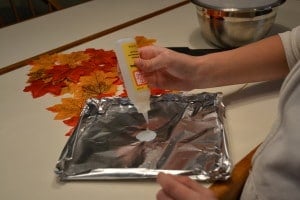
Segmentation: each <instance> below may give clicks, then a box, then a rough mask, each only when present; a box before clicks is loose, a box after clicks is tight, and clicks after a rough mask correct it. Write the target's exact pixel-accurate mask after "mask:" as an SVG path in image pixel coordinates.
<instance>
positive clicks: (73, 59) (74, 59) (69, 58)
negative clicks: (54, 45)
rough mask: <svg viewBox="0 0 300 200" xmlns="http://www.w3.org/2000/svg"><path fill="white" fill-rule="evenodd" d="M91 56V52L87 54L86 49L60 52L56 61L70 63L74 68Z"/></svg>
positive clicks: (64, 63)
mask: <svg viewBox="0 0 300 200" xmlns="http://www.w3.org/2000/svg"><path fill="white" fill-rule="evenodd" d="M89 58H90V56H89V54H86V53H85V52H84V51H78V52H72V53H69V54H58V55H57V60H56V62H57V63H58V64H59V65H69V66H70V67H71V68H73V67H76V66H77V65H80V64H81V63H82V62H83V61H86V60H88V59H89Z"/></svg>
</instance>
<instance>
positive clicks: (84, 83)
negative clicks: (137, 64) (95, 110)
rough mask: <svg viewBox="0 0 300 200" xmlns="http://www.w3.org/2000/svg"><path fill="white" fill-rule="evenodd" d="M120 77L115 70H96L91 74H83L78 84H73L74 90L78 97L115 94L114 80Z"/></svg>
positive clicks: (75, 95)
mask: <svg viewBox="0 0 300 200" xmlns="http://www.w3.org/2000/svg"><path fill="white" fill-rule="evenodd" d="M117 79H118V74H117V73H116V72H115V73H114V72H107V73H105V72H103V71H101V70H96V71H94V72H93V73H92V74H91V75H89V76H83V77H81V78H80V81H79V82H78V83H77V84H72V86H70V87H72V89H71V90H72V91H73V93H74V97H76V98H85V99H87V98H91V97H99V96H107V95H110V96H113V94H115V93H116V92H117V85H115V84H114V82H115V81H116V80H117Z"/></svg>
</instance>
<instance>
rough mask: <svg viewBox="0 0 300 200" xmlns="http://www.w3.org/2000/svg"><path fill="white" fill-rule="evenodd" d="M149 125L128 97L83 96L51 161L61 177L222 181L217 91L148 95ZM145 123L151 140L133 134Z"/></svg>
mask: <svg viewBox="0 0 300 200" xmlns="http://www.w3.org/2000/svg"><path fill="white" fill-rule="evenodd" d="M150 102H151V109H150V111H149V112H148V115H149V124H148V126H147V123H146V121H145V119H144V116H143V115H142V114H141V113H138V111H137V109H136V108H135V107H134V105H133V104H132V103H131V102H130V100H129V99H128V98H120V97H111V98H101V99H95V98H92V99H88V100H87V102H86V105H85V106H84V109H83V111H82V113H81V116H80V121H79V123H78V125H77V127H76V128H75V130H74V132H73V134H72V136H70V138H69V140H68V141H67V143H66V145H65V147H64V148H63V150H62V152H61V155H60V157H59V159H58V162H57V164H56V169H55V172H56V174H57V175H58V177H59V178H60V180H62V181H66V180H107V179H148V178H155V177H156V175H157V174H158V173H159V172H164V173H170V174H176V175H186V176H190V177H191V178H193V179H196V180H200V181H215V180H226V179H228V178H229V177H230V172H231V166H232V164H231V159H230V155H229V152H228V138H227V134H226V131H225V127H224V120H225V119H226V118H225V107H224V105H223V103H222V94H221V93H199V94H163V95H159V96H151V98H150ZM147 128H149V129H150V130H152V131H155V133H156V137H155V138H154V139H153V140H151V141H143V140H140V138H139V137H136V136H137V135H138V134H139V133H141V132H142V131H145V130H146V129H147Z"/></svg>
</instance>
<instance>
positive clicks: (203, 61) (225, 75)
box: [198, 35, 289, 87]
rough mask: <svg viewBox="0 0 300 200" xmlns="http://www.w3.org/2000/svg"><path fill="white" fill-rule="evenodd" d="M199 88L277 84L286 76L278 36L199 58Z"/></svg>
mask: <svg viewBox="0 0 300 200" xmlns="http://www.w3.org/2000/svg"><path fill="white" fill-rule="evenodd" d="M198 64H199V66H205V67H204V68H199V72H198V73H199V74H201V73H202V74H207V76H206V77H202V79H201V80H200V82H201V84H200V85H201V87H202V86H203V87H216V86H222V85H231V84H239V83H248V82H258V81H267V80H276V79H281V78H284V77H285V76H286V75H287V73H288V72H289V68H288V64H287V61H286V58H285V53H284V49H283V46H282V42H281V39H280V37H279V36H278V35H276V36H272V37H270V38H267V39H264V40H261V41H259V42H256V43H252V44H249V45H246V46H244V47H240V48H237V49H233V50H229V51H226V52H222V53H214V54H209V55H206V56H202V57H199V58H198Z"/></svg>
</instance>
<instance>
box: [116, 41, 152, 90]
mask: <svg viewBox="0 0 300 200" xmlns="http://www.w3.org/2000/svg"><path fill="white" fill-rule="evenodd" d="M122 50H123V52H124V54H125V55H126V64H127V67H128V70H129V72H130V76H131V80H133V83H134V84H133V85H134V87H135V89H136V90H144V89H148V85H147V81H146V80H145V78H144V77H143V74H142V73H141V71H139V69H138V68H137V66H136V65H135V64H134V59H136V58H139V52H138V47H137V45H136V43H134V42H132V43H124V44H123V45H122Z"/></svg>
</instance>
